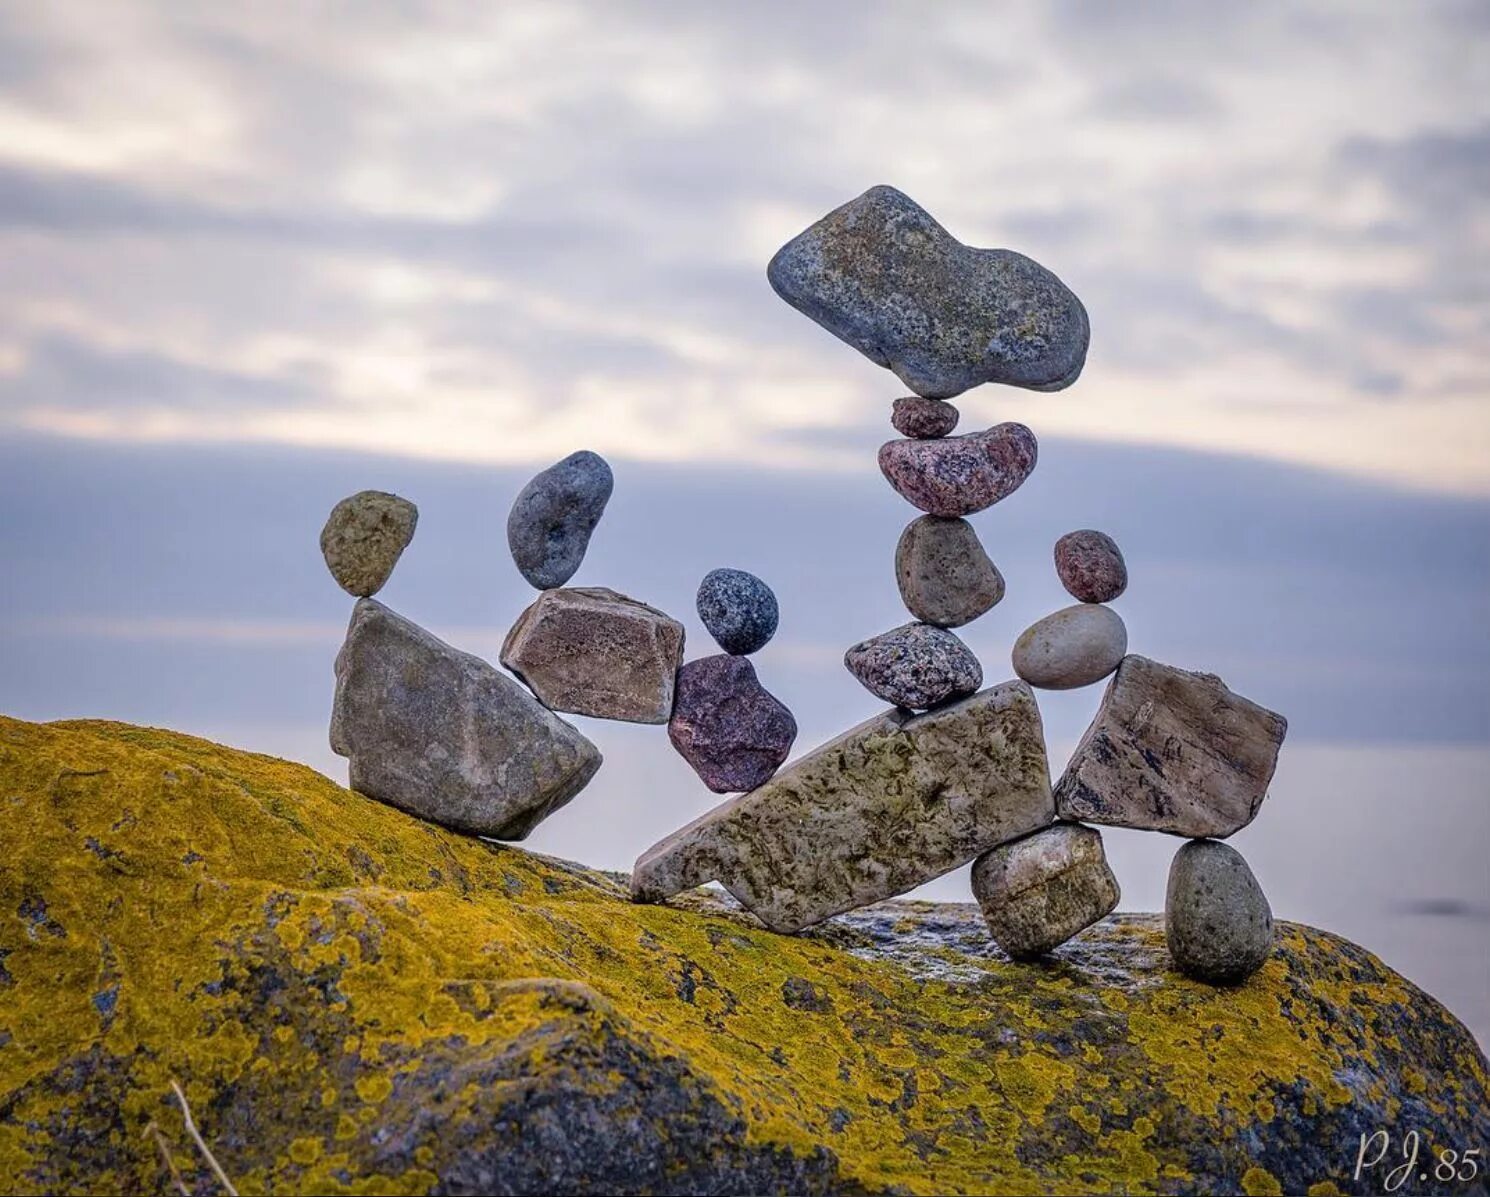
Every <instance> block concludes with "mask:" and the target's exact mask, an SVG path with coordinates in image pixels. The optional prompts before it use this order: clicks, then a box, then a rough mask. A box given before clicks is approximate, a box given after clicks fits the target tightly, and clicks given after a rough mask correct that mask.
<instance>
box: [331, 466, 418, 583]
mask: <svg viewBox="0 0 1490 1197" xmlns="http://www.w3.org/2000/svg"><path fill="white" fill-rule="evenodd" d="M418 523H419V509H418V508H417V507H415V506H414V504H412V503H410V502H409V501H408V500H407V499H401V498H399V497H398V496H397V495H391V494H389V493H388V492H387V491H382V490H364V491H358V492H357V493H356V494H355V495H351V496H349V497H348V498H345V499H343V500H342V501H341V502H340V503H338V504H337V505H336V506H335V507H333V508H332V509H331V514H330V516H328V517H327V519H326V526H325V527H324V528H322V529H321V556H323V557H324V558H326V568H327V569H329V570H330V571H331V576H332V577H333V578H335V579H336V584H337V585H338V586H340V587H341V588H342V589H343V590H345V591H346V592H347V593H348V594H354V595H357V596H358V597H359V598H366V597H368V596H369V595H373V594H377V593H378V591H380V590H382V589H383V585H384V583H386V582H387V581H388V578H389V576H390V575H391V574H392V573H393V567H394V566H395V565H397V564H398V559H399V558H400V557H401V556H403V551H404V550H405V549H406V548H408V547H409V541H411V540H413V539H414V528H415V526H416V525H417V524H418Z"/></svg>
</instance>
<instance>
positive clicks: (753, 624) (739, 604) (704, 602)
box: [696, 569, 780, 656]
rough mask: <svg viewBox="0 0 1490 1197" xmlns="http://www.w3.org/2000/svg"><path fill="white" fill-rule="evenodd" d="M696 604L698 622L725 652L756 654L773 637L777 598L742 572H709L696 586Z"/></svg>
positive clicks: (777, 613) (767, 588) (762, 583)
mask: <svg viewBox="0 0 1490 1197" xmlns="http://www.w3.org/2000/svg"><path fill="white" fill-rule="evenodd" d="M696 603H697V607H698V617H699V619H701V620H703V624H704V627H706V628H708V629H709V635H711V636H713V637H714V639H715V640H716V641H717V642H718V644H719V647H720V648H722V649H724V651H725V652H727V653H734V654H735V655H736V656H745V655H746V654H748V653H753V652H758V651H760V650H761V649H762V648H764V647H765V646H766V645H767V643H769V642H770V639H771V637H772V636H774V635H775V634H776V623H777V621H778V619H779V618H780V611H779V610H778V609H777V606H776V595H775V594H774V593H773V592H772V590H771V588H770V587H769V586H767V585H766V584H765V583H764V582H762V581H761V580H760V579H759V578H757V577H756V576H755V575H754V574H752V573H747V572H746V571H745V570H743V569H711V570H710V571H709V572H708V573H707V574H705V575H704V580H703V581H702V582H701V583H699V588H698V597H697V600H696Z"/></svg>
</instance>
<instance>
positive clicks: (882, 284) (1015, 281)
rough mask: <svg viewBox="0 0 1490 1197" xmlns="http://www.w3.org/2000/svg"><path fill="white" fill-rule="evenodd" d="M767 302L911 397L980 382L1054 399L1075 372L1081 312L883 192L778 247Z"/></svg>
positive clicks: (1018, 259) (1028, 268)
mask: <svg viewBox="0 0 1490 1197" xmlns="http://www.w3.org/2000/svg"><path fill="white" fill-rule="evenodd" d="M766 277H767V278H768V279H770V282H771V286H772V287H774V288H775V289H776V293H777V294H778V295H780V296H781V298H782V299H784V300H786V302H787V303H789V304H791V305H792V307H794V308H796V309H797V310H798V311H799V312H802V313H803V314H804V315H806V316H809V317H811V318H812V319H813V320H815V321H817V322H818V323H819V324H821V325H822V326H823V327H824V328H826V329H827V330H828V331H829V332H830V333H832V334H833V335H834V336H836V337H839V338H840V339H842V340H844V341H847V342H848V343H849V344H850V345H852V346H853V347H854V348H855V349H857V350H858V351H859V352H860V353H862V354H864V355H865V356H866V357H868V358H869V359H870V360H871V361H873V362H874V363H876V364H877V365H881V366H887V367H888V368H889V369H891V370H893V371H894V372H895V373H896V374H897V375H898V376H899V377H900V378H901V380H902V381H904V382H905V384H906V385H907V386H908V387H910V388H911V390H913V391H915V392H916V394H918V395H922V396H925V397H927V398H931V399H948V398H951V397H952V396H953V395H957V394H960V393H961V392H963V391H965V390H967V389H968V388H969V387H973V386H977V385H978V384H979V383H984V382H1004V383H1009V384H1010V385H1012V386H1018V387H1027V388H1029V389H1031V390H1036V391H1058V390H1060V389H1061V388H1062V387H1068V386H1070V385H1071V384H1072V383H1073V382H1075V381H1076V377H1077V375H1079V374H1080V373H1081V367H1082V365H1083V364H1084V363H1085V362H1086V350H1087V340H1088V335H1089V330H1088V326H1087V315H1086V309H1085V308H1083V307H1082V306H1081V301H1080V300H1079V299H1077V298H1076V296H1075V295H1073V294H1072V293H1071V291H1070V290H1069V289H1068V288H1067V287H1066V285H1065V284H1064V283H1062V282H1061V280H1060V279H1058V278H1056V276H1055V275H1054V274H1052V273H1051V272H1050V271H1048V270H1046V269H1045V267H1043V266H1041V265H1040V264H1039V263H1038V262H1035V261H1032V260H1031V259H1030V258H1027V257H1025V256H1024V255H1023V254H1017V253H1014V252H1013V251H1012V250H1007V249H975V248H973V247H972V246H968V245H963V244H962V242H960V241H958V240H957V238H955V237H953V236H952V235H951V234H950V233H948V232H947V230H946V229H944V228H942V226H941V225H939V224H937V222H936V221H935V220H933V219H932V218H931V214H930V213H929V212H927V211H926V210H925V209H924V208H922V207H921V206H920V205H919V204H917V203H916V202H915V201H914V200H912V199H911V198H910V197H909V196H907V195H904V194H902V193H901V192H899V191H897V190H895V188H893V187H871V188H870V189H869V190H868V191H866V192H865V193H864V194H863V195H861V196H859V198H858V199H855V200H850V201H849V202H848V203H846V204H844V205H843V206H842V207H841V208H836V209H834V210H833V211H832V212H829V213H828V215H826V216H824V217H823V218H822V219H821V220H819V221H818V222H817V223H816V224H814V225H812V226H811V227H810V228H808V229H807V230H806V231H805V232H802V233H800V234H798V235H797V236H796V237H794V238H793V239H792V240H791V241H788V242H787V243H786V244H785V245H784V246H782V247H781V249H780V250H778V251H777V253H776V256H775V257H773V258H772V259H771V264H770V265H769V266H768V267H767V269H766Z"/></svg>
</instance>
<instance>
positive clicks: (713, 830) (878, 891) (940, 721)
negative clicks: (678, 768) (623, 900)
mask: <svg viewBox="0 0 1490 1197" xmlns="http://www.w3.org/2000/svg"><path fill="white" fill-rule="evenodd" d="M1053 818H1054V807H1053V804H1052V801H1051V794H1050V777H1049V771H1048V765H1047V763H1046V758H1045V738H1044V731H1043V729H1042V727H1041V723H1040V710H1039V708H1038V707H1037V706H1036V705H1035V696H1034V694H1033V692H1032V691H1031V690H1030V688H1029V687H1028V686H1027V685H1025V684H1024V683H1023V682H1018V681H1011V682H1004V683H1003V684H1001V685H998V686H992V687H990V688H989V689H987V690H983V691H980V692H979V693H977V694H974V695H971V696H969V697H968V698H964V699H962V700H961V701H959V702H955V703H951V704H949V705H947V706H944V707H939V708H938V709H936V710H934V711H930V712H928V713H926V714H924V715H911V714H910V713H909V712H907V711H903V710H890V711H886V712H885V713H884V714H882V715H877V716H875V717H874V718H873V719H870V720H868V721H867V722H865V723H861V724H860V725H859V726H858V727H856V728H853V729H852V730H851V731H847V732H845V733H844V734H843V735H841V736H839V737H838V738H837V739H835V740H830V741H829V742H828V743H826V744H824V745H822V746H821V747H820V748H818V749H816V750H815V751H813V752H811V753H809V754H808V755H807V756H805V757H803V758H801V759H800V760H798V761H796V762H795V763H793V764H791V765H788V766H787V767H786V768H785V769H783V770H782V771H781V772H780V773H778V774H777V775H776V776H775V777H773V778H772V779H771V780H770V781H768V782H767V783H766V784H765V785H763V786H761V787H760V788H759V789H757V790H754V791H752V792H751V793H749V794H744V795H741V796H740V797H738V798H735V799H732V800H730V801H729V802H726V803H724V804H722V805H720V806H717V807H715V808H714V809H713V810H711V811H709V812H708V813H707V814H706V815H703V816H702V817H701V818H699V819H696V820H694V821H693V822H692V823H690V824H689V825H688V826H686V827H683V828H681V829H680V830H678V831H676V832H674V833H673V834H672V835H670V836H668V837H667V838H666V839H664V840H662V841H661V842H659V843H657V844H655V845H653V846H652V847H651V848H649V849H647V851H646V852H644V853H642V855H641V857H640V858H639V859H638V860H637V862H636V867H635V869H634V870H633V872H632V875H631V893H632V897H633V898H635V899H636V900H637V901H639V902H657V901H661V900H662V899H664V898H667V897H670V896H671V895H673V894H676V893H679V892H681V891H682V890H685V889H691V888H693V887H694V886H697V885H702V884H704V883H705V882H707V881H718V882H720V883H721V884H723V885H724V887H725V888H726V889H728V890H729V891H730V893H732V894H734V896H735V897H736V898H738V899H739V901H740V902H741V903H742V904H743V905H744V906H745V907H747V908H748V909H749V910H751V911H753V912H754V913H755V915H756V916H757V917H758V918H759V919H760V920H761V921H762V922H763V923H765V924H766V926H768V927H770V928H771V929H772V930H773V931H781V932H794V931H800V930H802V929H803V928H804V927H810V926H812V925H813V924H814V923H819V922H821V921H822V920H823V919H825V918H828V917H830V916H832V915H835V914H840V913H842V912H843V911H846V910H853V909H855V908H857V907H860V906H866V905H868V904H869V903H872V902H878V901H881V900H882V899H885V898H891V897H894V896H895V895H896V894H902V893H905V892H906V891H907V890H909V889H913V888H915V887H916V886H918V885H920V884H922V883H923V882H926V881H930V880H932V879H933V878H935V877H939V876H941V875H942V874H943V873H946V872H949V871H950V870H952V869H955V868H958V867H959V866H961V865H964V864H967V863H968V861H970V860H972V859H974V858H975V857H977V856H979V855H980V854H982V853H984V852H986V851H988V850H989V849H990V848H993V847H996V846H997V845H999V844H1002V843H1005V842H1007V841H1008V840H1012V839H1017V838H1018V837H1019V836H1022V835H1027V834H1028V833H1029V832H1031V831H1035V830H1037V829H1038V828H1041V827H1044V826H1046V825H1047V824H1049V823H1050V822H1051V821H1052V819H1053Z"/></svg>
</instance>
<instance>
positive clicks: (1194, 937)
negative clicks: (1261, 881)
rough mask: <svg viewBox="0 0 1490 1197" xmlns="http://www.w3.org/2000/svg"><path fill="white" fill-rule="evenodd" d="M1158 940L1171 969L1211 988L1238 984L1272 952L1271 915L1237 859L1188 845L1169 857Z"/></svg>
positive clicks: (1207, 844)
mask: <svg viewBox="0 0 1490 1197" xmlns="http://www.w3.org/2000/svg"><path fill="white" fill-rule="evenodd" d="M1164 935H1165V938H1166V939H1167V940H1168V941H1169V954H1170V956H1171V957H1172V958H1173V959H1174V964H1175V967H1176V968H1178V969H1179V970H1180V971H1181V972H1182V973H1185V974H1187V975H1188V976H1191V977H1195V978H1197V979H1198V980H1201V981H1209V982H1211V983H1212V984H1215V985H1227V984H1235V983H1237V982H1238V981H1244V980H1246V979H1247V978H1248V977H1249V976H1251V975H1252V974H1253V973H1254V972H1256V971H1257V970H1258V969H1259V968H1261V967H1262V964H1263V962H1264V961H1265V960H1267V958H1268V956H1269V955H1270V954H1271V952H1272V950H1273V910H1272V907H1271V906H1269V905H1268V899H1267V895H1266V894H1264V893H1263V892H1262V886H1260V885H1258V884H1257V878H1256V877H1254V876H1253V875H1252V870H1251V869H1250V868H1249V867H1248V865H1247V862H1246V860H1244V859H1243V858H1242V854H1241V853H1240V852H1238V851H1237V850H1236V849H1235V848H1233V847H1231V846H1230V845H1229V844H1223V843H1220V842H1219V841H1217V840H1192V841H1191V842H1190V843H1188V844H1186V845H1185V846H1184V847H1183V848H1181V849H1180V850H1179V851H1178V852H1176V853H1175V854H1174V863H1173V864H1171V865H1170V866H1169V887H1168V889H1167V890H1166V891H1165V895H1164Z"/></svg>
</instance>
